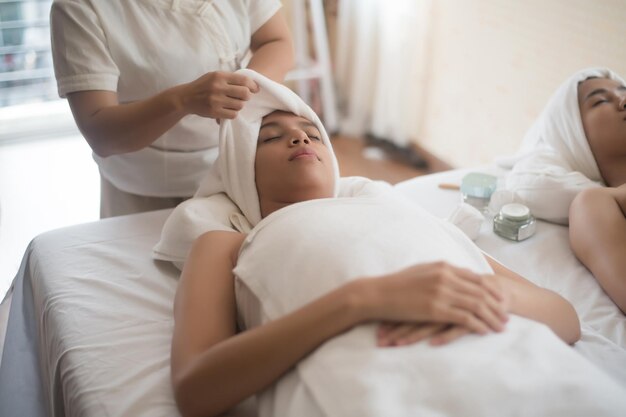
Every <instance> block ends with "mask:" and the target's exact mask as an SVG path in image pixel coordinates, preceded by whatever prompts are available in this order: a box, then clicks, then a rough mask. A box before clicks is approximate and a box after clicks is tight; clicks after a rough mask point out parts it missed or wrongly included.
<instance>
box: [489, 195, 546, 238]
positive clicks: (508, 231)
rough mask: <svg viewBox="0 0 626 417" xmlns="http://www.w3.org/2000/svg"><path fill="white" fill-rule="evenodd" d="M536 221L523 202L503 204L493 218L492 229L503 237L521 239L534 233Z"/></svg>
mask: <svg viewBox="0 0 626 417" xmlns="http://www.w3.org/2000/svg"><path fill="white" fill-rule="evenodd" d="M536 226H537V221H536V220H535V218H534V217H533V215H532V214H531V213H530V210H529V209H528V207H526V206H525V205H523V204H518V203H511V204H505V205H504V206H502V208H501V209H500V212H499V213H498V214H497V215H496V217H494V218H493V231H494V233H495V234H497V235H498V236H502V237H503V238H506V239H510V240H515V241H521V240H524V239H528V238H529V237H531V236H532V235H533V234H534V233H535V229H536Z"/></svg>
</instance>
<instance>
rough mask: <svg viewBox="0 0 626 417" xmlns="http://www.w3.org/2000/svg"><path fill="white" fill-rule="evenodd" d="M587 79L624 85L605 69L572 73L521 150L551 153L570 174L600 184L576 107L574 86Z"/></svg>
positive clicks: (531, 129) (525, 139)
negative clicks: (561, 162)
mask: <svg viewBox="0 0 626 417" xmlns="http://www.w3.org/2000/svg"><path fill="white" fill-rule="evenodd" d="M588 78H609V79H612V80H617V81H619V82H621V83H624V81H623V80H622V79H621V78H620V76H619V75H617V74H616V73H614V72H613V71H611V70H610V69H608V68H587V69H583V70H581V71H578V72H576V73H575V74H573V75H572V76H570V77H569V78H568V79H567V80H566V81H565V82H564V83H563V84H561V86H560V87H559V88H558V89H557V90H556V92H555V93H554V94H553V95H552V97H551V98H550V100H549V101H548V104H547V105H546V107H545V108H544V110H543V112H542V113H541V115H540V116H539V117H538V118H537V120H536V121H535V123H534V124H533V125H532V127H531V128H530V129H529V130H528V132H527V133H526V135H525V137H524V141H523V142H522V149H524V150H528V151H532V150H544V149H545V150H553V151H555V152H556V153H557V154H558V155H559V156H561V158H563V159H564V160H565V162H567V164H568V165H569V166H570V168H571V169H572V170H573V171H578V172H581V173H582V174H584V175H585V176H586V177H587V178H589V179H590V180H592V181H600V180H601V179H602V178H601V176H600V170H599V169H598V164H597V163H596V160H595V158H594V157H593V154H592V152H591V148H590V147H589V143H588V142H587V137H586V136H585V131H584V129H583V123H582V119H581V116H580V109H579V106H578V86H579V84H580V83H581V82H583V81H585V80H586V79H588Z"/></svg>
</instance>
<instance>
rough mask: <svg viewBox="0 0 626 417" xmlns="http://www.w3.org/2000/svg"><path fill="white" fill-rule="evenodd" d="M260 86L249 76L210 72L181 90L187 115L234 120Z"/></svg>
mask: <svg viewBox="0 0 626 417" xmlns="http://www.w3.org/2000/svg"><path fill="white" fill-rule="evenodd" d="M258 91H259V86H258V85H257V84H256V83H255V82H254V81H253V80H252V79H251V78H249V77H246V76H245V75H242V74H235V73H233V72H222V71H216V72H208V73H206V74H204V75H203V76H201V77H200V78H198V79H197V80H195V81H192V82H190V83H188V84H184V85H183V86H182V88H181V93H182V97H181V102H182V106H183V108H184V109H185V113H187V114H196V115H198V116H203V117H210V118H213V119H234V118H235V117H237V114H238V113H239V111H240V110H241V109H242V108H243V106H244V104H245V103H246V101H248V100H250V98H251V97H252V94H254V93H257V92H258Z"/></svg>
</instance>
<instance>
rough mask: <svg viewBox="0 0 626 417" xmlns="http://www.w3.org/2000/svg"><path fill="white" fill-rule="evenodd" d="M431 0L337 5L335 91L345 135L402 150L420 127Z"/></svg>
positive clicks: (356, 0) (357, 0)
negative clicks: (386, 142)
mask: <svg viewBox="0 0 626 417" xmlns="http://www.w3.org/2000/svg"><path fill="white" fill-rule="evenodd" d="M430 10H431V0H419V1H415V0H387V1H383V0H341V1H340V2H339V9H338V18H337V26H338V27H337V49H336V57H335V62H336V64H337V67H336V71H337V88H338V93H339V101H340V108H341V111H342V121H341V131H342V133H344V134H350V135H362V134H364V133H371V134H374V135H375V136H378V137H382V138H386V139H390V140H392V141H393V142H394V143H396V144H397V145H400V146H404V145H406V144H407V143H408V142H409V140H410V136H411V134H412V133H413V132H416V131H417V128H418V127H419V123H420V114H421V108H420V107H421V102H422V100H423V94H422V91H423V84H424V79H425V75H426V68H427V66H426V65H425V64H426V56H427V44H428V43H427V36H428V22H429V17H430Z"/></svg>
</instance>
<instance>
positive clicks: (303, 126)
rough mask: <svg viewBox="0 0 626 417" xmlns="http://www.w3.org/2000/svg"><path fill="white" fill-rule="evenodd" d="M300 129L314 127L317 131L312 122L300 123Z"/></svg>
mask: <svg viewBox="0 0 626 417" xmlns="http://www.w3.org/2000/svg"><path fill="white" fill-rule="evenodd" d="M300 127H301V128H305V127H314V128H316V129H317V126H316V125H315V123H313V122H311V121H308V120H307V121H305V122H300Z"/></svg>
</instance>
